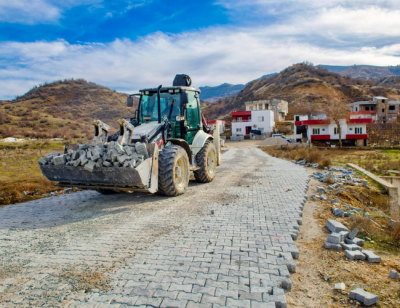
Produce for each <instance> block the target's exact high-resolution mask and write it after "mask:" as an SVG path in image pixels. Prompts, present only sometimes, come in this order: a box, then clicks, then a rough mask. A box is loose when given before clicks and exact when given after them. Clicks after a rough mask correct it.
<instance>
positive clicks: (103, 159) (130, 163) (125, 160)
mask: <svg viewBox="0 0 400 308" xmlns="http://www.w3.org/2000/svg"><path fill="white" fill-rule="evenodd" d="M147 158H149V152H148V151H147V147H146V144H144V143H139V142H138V143H136V144H134V145H125V146H122V145H121V144H120V143H119V142H115V141H111V142H109V143H108V144H107V145H105V144H103V143H98V144H96V145H91V144H89V143H85V144H78V149H77V150H72V149H69V150H68V151H67V153H65V154H63V153H50V154H47V155H45V156H44V158H43V157H41V158H40V159H39V164H40V165H54V166H59V165H65V166H73V167H79V166H83V167H84V168H85V169H86V170H88V171H93V170H94V168H100V167H126V168H136V167H137V166H139V165H140V164H141V163H142V162H143V161H144V160H145V159H147Z"/></svg>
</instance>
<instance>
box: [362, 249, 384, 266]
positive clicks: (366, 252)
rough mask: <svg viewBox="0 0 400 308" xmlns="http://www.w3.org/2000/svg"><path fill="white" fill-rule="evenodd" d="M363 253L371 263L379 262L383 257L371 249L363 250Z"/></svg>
mask: <svg viewBox="0 0 400 308" xmlns="http://www.w3.org/2000/svg"><path fill="white" fill-rule="evenodd" d="M362 253H363V254H364V255H365V257H366V258H367V261H368V262H370V263H379V262H381V257H379V256H377V255H376V254H375V253H374V252H373V251H371V250H362Z"/></svg>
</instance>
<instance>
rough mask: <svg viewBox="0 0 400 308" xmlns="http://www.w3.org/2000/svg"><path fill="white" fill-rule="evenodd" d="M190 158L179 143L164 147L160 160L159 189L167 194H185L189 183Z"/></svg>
mask: <svg viewBox="0 0 400 308" xmlns="http://www.w3.org/2000/svg"><path fill="white" fill-rule="evenodd" d="M189 176H190V168H189V158H188V155H187V153H186V151H185V150H184V149H183V148H182V147H180V146H178V145H170V146H168V147H166V148H164V149H163V150H162V151H161V153H160V157H159V160H158V190H159V193H161V194H163V195H166V196H178V195H181V194H183V193H184V192H185V191H186V189H187V187H188V185H189Z"/></svg>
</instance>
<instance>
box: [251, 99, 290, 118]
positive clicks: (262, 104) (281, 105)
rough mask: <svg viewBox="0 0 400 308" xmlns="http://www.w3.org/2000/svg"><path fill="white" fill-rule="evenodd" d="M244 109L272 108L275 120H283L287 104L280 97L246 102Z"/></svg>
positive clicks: (286, 111)
mask: <svg viewBox="0 0 400 308" xmlns="http://www.w3.org/2000/svg"><path fill="white" fill-rule="evenodd" d="M245 105H246V111H256V110H272V111H273V112H274V119H275V121H276V122H281V121H285V116H286V115H287V113H288V108H289V104H288V102H287V101H284V100H281V99H273V100H262V101H253V102H246V103H245Z"/></svg>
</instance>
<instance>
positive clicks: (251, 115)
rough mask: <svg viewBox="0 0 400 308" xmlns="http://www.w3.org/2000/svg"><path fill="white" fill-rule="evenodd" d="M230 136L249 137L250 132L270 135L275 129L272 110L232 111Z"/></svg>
mask: <svg viewBox="0 0 400 308" xmlns="http://www.w3.org/2000/svg"><path fill="white" fill-rule="evenodd" d="M231 115H232V135H234V136H244V135H249V134H250V131H251V130H259V131H261V133H267V134H268V133H271V132H272V130H273V128H274V127H275V121H274V112H273V111H272V110H251V111H233V112H232V113H231Z"/></svg>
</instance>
